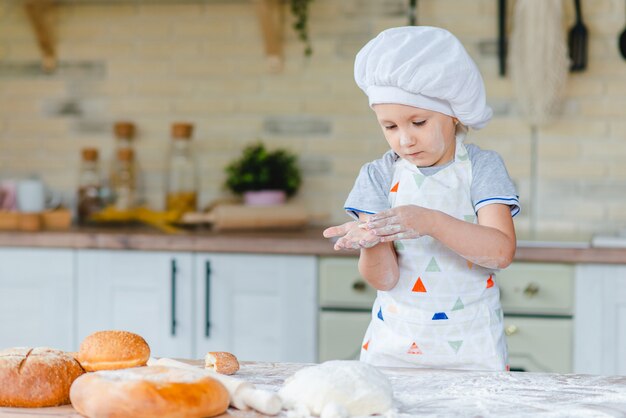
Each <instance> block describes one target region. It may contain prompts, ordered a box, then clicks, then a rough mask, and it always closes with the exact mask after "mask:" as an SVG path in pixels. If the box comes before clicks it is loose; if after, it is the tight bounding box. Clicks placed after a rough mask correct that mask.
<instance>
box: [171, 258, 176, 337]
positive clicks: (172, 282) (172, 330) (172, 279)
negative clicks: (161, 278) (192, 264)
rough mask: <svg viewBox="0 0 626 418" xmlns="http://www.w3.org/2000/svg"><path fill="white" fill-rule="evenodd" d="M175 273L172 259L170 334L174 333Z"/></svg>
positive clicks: (174, 261) (173, 334)
mask: <svg viewBox="0 0 626 418" xmlns="http://www.w3.org/2000/svg"><path fill="white" fill-rule="evenodd" d="M176 273H177V268H176V260H175V259H172V264H171V270H170V282H171V283H170V285H171V287H172V292H171V295H172V301H171V304H172V306H171V308H172V317H171V331H170V333H171V334H172V336H175V335H176Z"/></svg>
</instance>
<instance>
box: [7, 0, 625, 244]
mask: <svg viewBox="0 0 626 418" xmlns="http://www.w3.org/2000/svg"><path fill="white" fill-rule="evenodd" d="M418 3H419V10H418V14H419V18H418V20H419V22H418V23H419V24H423V25H435V26H442V27H445V28H447V29H449V30H451V31H452V32H454V33H455V34H456V35H457V36H458V37H459V38H460V39H461V41H463V43H464V44H465V45H466V47H467V49H468V51H469V52H470V54H471V55H472V56H473V58H474V59H475V60H476V62H477V64H478V65H479V67H480V69H481V71H482V73H483V76H484V78H485V81H486V84H487V93H488V97H489V101H490V103H491V104H492V106H493V107H494V109H495V111H496V116H495V118H494V120H493V121H492V123H491V124H490V125H489V126H488V127H487V128H486V129H484V130H482V131H479V132H475V133H472V135H471V137H470V139H469V141H470V142H475V143H477V144H479V145H480V146H482V147H485V148H490V149H494V150H496V151H498V152H499V153H500V154H501V155H502V156H503V158H504V159H505V161H506V163H507V166H508V168H509V171H510V174H511V176H512V177H513V178H514V180H515V181H516V183H517V185H518V187H519V192H520V195H521V199H522V203H523V205H524V209H525V210H524V211H523V212H522V214H521V215H520V216H519V217H518V218H517V219H516V222H517V227H518V230H520V231H522V232H523V231H524V230H526V229H528V225H529V221H528V214H529V211H528V209H529V207H530V203H529V200H528V199H529V198H528V196H530V194H531V191H530V182H529V177H530V167H531V155H530V154H531V152H530V129H529V127H528V126H527V125H526V124H525V123H524V121H523V120H522V119H521V118H520V116H519V112H518V110H517V105H516V103H515V99H514V93H513V87H512V83H511V80H510V78H509V77H504V78H501V77H499V75H498V63H497V57H496V55H495V41H496V34H497V19H496V2H495V1H493V0H472V1H468V0H422V1H419V2H418ZM509 3H512V2H509ZM20 4H21V2H19V1H17V0H2V1H1V2H0V177H2V178H8V177H18V178H19V177H24V176H28V175H32V174H38V175H41V176H42V177H44V178H45V179H46V181H47V183H48V184H49V185H50V186H51V187H53V188H56V189H59V190H62V191H64V193H65V194H66V196H67V198H68V199H69V198H70V196H71V195H72V193H73V190H74V189H75V186H76V180H77V176H76V174H77V172H78V164H79V149H80V148H81V147H83V146H88V145H89V146H97V147H98V148H100V149H101V151H102V154H103V156H104V157H105V161H104V162H105V164H104V167H105V168H106V167H107V166H108V158H109V155H110V153H111V150H112V148H113V144H114V141H113V136H112V133H111V126H112V123H113V122H114V121H116V120H119V119H125V120H132V121H134V122H135V123H136V125H137V127H138V137H137V141H136V149H137V153H138V157H139V162H140V165H141V168H142V175H143V178H144V192H145V197H146V199H147V201H148V203H149V204H150V206H152V207H154V208H161V207H162V206H163V195H164V185H163V181H164V174H165V173H164V166H165V155H166V152H167V148H168V145H169V129H170V124H171V123H172V122H174V121H178V120H185V121H191V122H193V123H195V125H196V132H195V135H194V140H193V141H194V146H195V148H196V154H197V157H198V162H199V167H200V171H201V179H202V180H201V203H202V204H206V203H208V202H210V201H211V200H213V199H215V198H217V197H219V196H222V195H223V194H224V193H225V192H224V191H223V189H222V188H221V184H222V183H223V180H224V174H223V168H224V166H225V165H226V164H227V163H228V162H229V161H230V160H232V159H233V158H235V157H236V156H237V155H238V154H239V152H240V150H241V149H242V148H243V147H244V146H245V145H246V144H248V143H250V142H252V141H255V140H257V139H262V140H263V141H265V142H266V143H267V145H268V146H269V147H271V148H273V147H279V146H280V147H287V148H289V149H291V150H293V151H294V152H297V153H298V154H299V155H300V162H301V166H302V168H303V174H304V183H303V187H302V190H301V192H300V193H299V195H298V197H297V200H299V201H301V202H303V203H304V204H306V205H307V206H308V207H309V208H310V210H311V212H312V213H313V214H314V215H315V220H316V222H317V223H320V224H326V223H330V222H339V221H344V220H345V219H347V218H346V216H345V215H344V214H343V211H342V209H341V207H342V204H343V201H344V199H345V197H346V194H347V193H348V191H349V190H350V187H351V185H352V183H353V181H354V177H355V175H356V173H357V172H358V169H359V167H360V166H361V164H363V163H364V162H365V161H368V160H371V159H374V158H376V157H377V156H378V155H380V154H381V153H383V152H384V151H385V150H386V143H385V141H384V139H383V137H382V135H381V133H380V131H379V128H378V126H377V124H376V122H375V119H374V118H373V116H372V114H371V111H370V110H369V109H368V107H367V101H366V98H365V96H364V95H363V94H362V93H361V91H360V90H359V89H358V88H357V87H356V85H355V83H354V81H353V78H352V66H353V60H354V55H355V53H356V52H357V51H358V50H359V48H360V47H361V46H362V45H363V44H364V43H365V42H366V41H367V40H369V39H370V38H371V37H373V36H375V35H376V34H377V33H378V32H379V31H380V30H382V29H385V28H387V27H391V26H399V25H404V24H406V22H407V18H406V16H405V5H406V4H407V2H406V1H403V0H341V1H336V0H335V1H333V0H315V1H314V2H313V3H312V6H311V18H310V26H311V37H312V40H313V47H314V53H313V56H312V57H311V58H309V59H307V58H305V57H304V56H303V54H302V50H303V46H302V44H301V43H300V42H298V41H297V39H296V35H295V34H294V33H293V31H292V30H291V29H290V27H289V20H290V15H289V13H288V11H287V9H285V17H286V18H287V21H286V23H285V36H286V43H285V58H286V59H285V68H284V70H283V71H282V72H281V73H278V74H275V73H272V72H270V71H268V68H267V66H266V61H265V58H264V55H263V43H262V38H261V36H260V30H259V26H258V22H257V18H256V15H255V9H254V4H253V2H252V0H250V1H247V0H233V1H230V2H229V1H223V0H207V1H204V2H202V1H196V2H193V1H186V2H184V3H182V4H180V3H179V4H177V3H176V2H175V1H169V2H161V3H158V4H154V3H152V4H150V3H149V2H147V1H145V2H133V1H128V2H119V3H117V4H110V5H104V4H103V2H91V3H88V4H80V2H78V1H73V2H65V3H63V4H62V5H60V6H58V7H57V8H56V9H55V11H54V13H53V14H52V16H51V17H52V20H53V22H54V28H55V32H56V37H57V39H58V42H57V49H58V56H59V59H60V66H59V69H58V71H57V72H56V73H54V74H52V75H46V74H43V73H42V72H41V71H40V70H39V68H38V58H39V52H38V49H37V47H36V43H35V41H34V36H33V33H32V31H31V29H30V26H29V24H28V21H27V19H26V17H25V15H24V12H23V10H22V9H21V6H20ZM564 4H565V6H566V7H565V22H564V27H565V28H567V27H569V26H570V25H571V24H572V22H573V17H572V7H571V4H570V2H565V1H564ZM623 6H624V5H623V2H622V1H621V0H594V1H593V2H591V1H587V2H584V7H585V13H586V16H585V17H586V23H587V26H588V28H589V32H590V44H589V47H590V53H589V68H588V70H587V71H586V72H583V73H579V74H576V75H571V76H570V78H569V80H568V83H567V95H566V98H565V101H564V103H563V110H562V113H561V114H560V115H559V116H557V117H556V119H555V120H554V122H553V123H551V124H550V125H549V126H547V127H546V128H543V129H541V130H540V132H539V149H538V159H537V164H538V170H539V171H538V172H539V187H538V189H537V196H538V199H537V201H536V207H537V217H538V226H539V228H541V229H550V230H562V231H572V232H590V231H609V230H612V229H614V228H616V227H621V226H626V193H625V192H626V164H624V158H625V157H626V61H625V60H623V59H622V58H621V56H620V55H619V53H618V50H617V37H618V34H619V33H620V31H621V30H622V29H623V27H624V10H623V9H624V7H623Z"/></svg>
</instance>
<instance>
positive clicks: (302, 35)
mask: <svg viewBox="0 0 626 418" xmlns="http://www.w3.org/2000/svg"><path fill="white" fill-rule="evenodd" d="M312 1H313V0H289V2H290V6H291V14H293V16H294V17H295V18H296V21H295V22H294V24H293V29H294V30H295V31H296V33H297V34H298V38H299V39H300V40H301V41H302V42H303V43H304V55H306V56H307V57H308V56H310V55H311V54H312V53H313V47H312V46H311V40H310V39H309V24H308V21H309V3H311V2H312Z"/></svg>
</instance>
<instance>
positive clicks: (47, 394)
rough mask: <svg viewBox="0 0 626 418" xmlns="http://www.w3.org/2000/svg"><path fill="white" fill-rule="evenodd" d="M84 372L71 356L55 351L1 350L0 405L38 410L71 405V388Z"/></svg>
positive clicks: (40, 348) (42, 348)
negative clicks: (46, 407) (44, 407)
mask: <svg viewBox="0 0 626 418" xmlns="http://www.w3.org/2000/svg"><path fill="white" fill-rule="evenodd" d="M83 373H84V371H83V369H82V368H81V367H80V364H78V362H77V361H76V360H75V359H74V357H72V356H71V355H69V354H67V353H65V352H63V351H60V350H55V349H53V348H46V347H37V348H30V347H16V348H8V349H6V350H1V351H0V406H8V407H20V408H39V407H43V406H58V405H65V404H68V403H70V386H72V382H73V381H74V380H75V379H76V378H77V377H78V376H80V375H82V374H83Z"/></svg>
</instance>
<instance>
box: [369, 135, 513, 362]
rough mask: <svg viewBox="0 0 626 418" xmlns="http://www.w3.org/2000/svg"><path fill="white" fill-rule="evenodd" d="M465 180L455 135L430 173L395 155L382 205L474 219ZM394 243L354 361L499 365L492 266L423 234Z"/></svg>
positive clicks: (464, 158) (501, 344) (503, 358)
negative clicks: (394, 260)
mask: <svg viewBox="0 0 626 418" xmlns="http://www.w3.org/2000/svg"><path fill="white" fill-rule="evenodd" d="M471 183H472V164H471V161H470V159H469V156H468V154H467V150H466V148H465V146H464V145H463V143H462V142H461V141H460V140H457V142H456V149H455V157H454V162H452V163H451V164H450V165H448V166H447V167H445V168H443V169H442V170H440V171H439V172H437V173H436V174H434V175H431V176H424V175H423V174H421V172H420V170H419V168H417V167H416V166H414V165H412V164H411V163H409V162H407V161H406V160H403V159H399V160H398V161H397V162H396V163H395V165H394V175H393V181H392V183H391V184H392V185H393V186H392V188H391V191H390V193H389V203H390V204H391V207H395V206H401V205H410V204H413V205H419V206H423V207H426V208H430V209H436V210H440V211H442V212H445V213H447V214H448V215H451V216H454V217H456V218H458V219H463V220H465V221H468V222H473V223H476V215H475V212H474V206H473V204H472V200H471V196H470V186H471ZM467 239H472V238H471V237H467ZM395 248H396V252H397V254H398V264H399V270H400V278H399V281H398V284H397V285H396V286H395V287H394V288H393V289H391V290H389V291H386V292H385V291H378V296H377V298H376V300H375V302H374V306H373V308H372V320H371V322H370V325H369V327H368V329H367V332H366V334H365V338H364V340H363V345H362V349H361V361H364V362H367V363H370V364H374V365H376V366H388V367H428V368H446V369H468V370H505V368H506V362H507V350H506V343H505V339H504V332H503V315H502V309H501V306H500V291H499V289H498V286H497V284H496V282H495V274H494V271H493V270H491V269H487V268H484V267H481V266H478V265H475V264H472V263H471V262H469V261H467V260H466V259H464V258H462V257H461V256H459V255H458V254H456V253H455V252H453V251H452V250H450V249H448V248H447V247H446V246H444V245H443V244H441V243H440V242H439V241H437V240H435V239H433V238H432V237H429V236H424V237H420V238H417V239H409V240H402V241H396V242H395Z"/></svg>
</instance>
